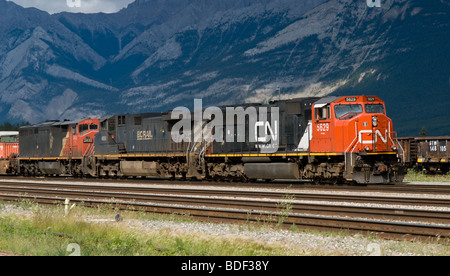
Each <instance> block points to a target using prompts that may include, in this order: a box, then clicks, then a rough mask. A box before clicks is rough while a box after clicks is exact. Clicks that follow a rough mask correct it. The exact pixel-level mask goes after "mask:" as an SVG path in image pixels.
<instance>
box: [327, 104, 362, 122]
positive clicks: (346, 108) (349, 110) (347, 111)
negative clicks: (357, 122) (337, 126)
mask: <svg viewBox="0 0 450 276" xmlns="http://www.w3.org/2000/svg"><path fill="white" fill-rule="evenodd" d="M334 113H335V114H336V118H338V119H342V120H348V119H350V118H352V117H355V116H356V115H358V114H360V113H363V108H362V105H360V104H339V105H336V106H335V107H334Z"/></svg>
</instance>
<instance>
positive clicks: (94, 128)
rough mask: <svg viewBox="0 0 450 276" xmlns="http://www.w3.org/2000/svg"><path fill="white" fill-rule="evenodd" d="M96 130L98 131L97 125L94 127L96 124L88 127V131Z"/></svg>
mask: <svg viewBox="0 0 450 276" xmlns="http://www.w3.org/2000/svg"><path fill="white" fill-rule="evenodd" d="M97 129H98V125H96V124H90V125H89V130H97Z"/></svg>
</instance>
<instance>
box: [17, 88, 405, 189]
mask: <svg viewBox="0 0 450 276" xmlns="http://www.w3.org/2000/svg"><path fill="white" fill-rule="evenodd" d="M385 110H386V109H385V104H384V102H383V101H382V100H381V99H380V98H378V97H376V96H346V97H324V98H318V97H311V98H297V99H290V100H279V101H272V102H270V103H268V104H244V105H234V106H221V107H208V108H203V107H202V102H201V100H196V101H195V102H194V110H193V111H190V110H189V109H187V108H184V107H180V108H175V109H174V110H171V111H169V112H162V113H141V114H121V115H113V116H108V117H104V118H97V119H86V120H82V121H64V122H59V121H48V122H45V123H42V124H38V125H33V126H26V127H22V128H21V129H20V132H19V136H20V140H19V141H20V156H19V157H18V159H17V160H16V161H15V162H14V165H13V167H14V170H13V171H14V172H15V173H16V174H24V175H65V174H67V175H73V176H92V177H163V178H173V179H175V178H180V179H186V178H190V179H192V178H196V179H199V180H204V179H207V180H215V181H245V182H246V181H255V180H257V179H263V180H268V181H270V180H274V179H309V180H313V181H314V182H315V183H323V182H330V183H333V184H338V183H345V182H351V183H358V184H375V183H376V184H381V183H398V182H402V180H403V177H404V174H405V167H404V164H403V160H402V157H403V156H404V153H403V151H402V149H401V145H400V144H399V143H398V141H397V139H396V133H395V132H394V129H393V124H392V120H391V119H390V118H388V117H387V116H386V112H385Z"/></svg>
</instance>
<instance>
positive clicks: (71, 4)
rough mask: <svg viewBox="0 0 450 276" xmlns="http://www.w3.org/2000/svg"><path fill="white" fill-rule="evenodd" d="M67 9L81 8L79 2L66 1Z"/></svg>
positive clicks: (77, 0) (75, 0) (78, 0)
mask: <svg viewBox="0 0 450 276" xmlns="http://www.w3.org/2000/svg"><path fill="white" fill-rule="evenodd" d="M67 6H68V7H69V8H81V0H67Z"/></svg>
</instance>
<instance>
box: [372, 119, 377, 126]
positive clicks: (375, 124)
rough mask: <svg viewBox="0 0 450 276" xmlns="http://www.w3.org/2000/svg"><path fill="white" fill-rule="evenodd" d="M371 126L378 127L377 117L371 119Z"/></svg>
mask: <svg viewBox="0 0 450 276" xmlns="http://www.w3.org/2000/svg"><path fill="white" fill-rule="evenodd" d="M372 126H374V127H377V126H378V117H377V116H373V117H372Z"/></svg>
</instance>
